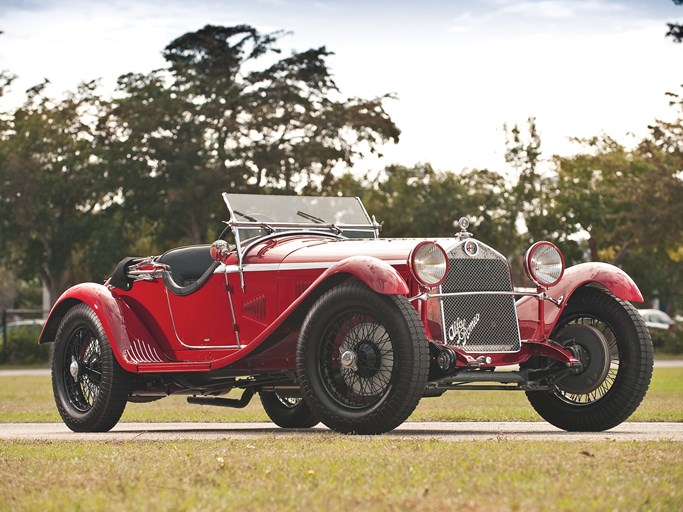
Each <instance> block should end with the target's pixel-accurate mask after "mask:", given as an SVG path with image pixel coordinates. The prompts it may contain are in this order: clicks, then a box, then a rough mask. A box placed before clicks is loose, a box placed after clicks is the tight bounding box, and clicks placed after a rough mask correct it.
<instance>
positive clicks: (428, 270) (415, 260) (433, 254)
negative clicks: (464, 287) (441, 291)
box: [409, 242, 448, 288]
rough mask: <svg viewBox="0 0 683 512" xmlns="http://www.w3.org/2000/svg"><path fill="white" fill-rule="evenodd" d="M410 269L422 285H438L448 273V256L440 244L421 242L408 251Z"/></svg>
mask: <svg viewBox="0 0 683 512" xmlns="http://www.w3.org/2000/svg"><path fill="white" fill-rule="evenodd" d="M409 261H410V265H409V266H410V271H411V272H412V273H413V275H414V276H415V279H417V280H418V282H419V283H420V284H421V285H423V286H428V287H430V288H432V287H435V286H439V285H440V284H441V283H443V282H444V280H445V279H446V275H447V274H448V257H447V256H446V252H445V251H444V250H443V249H442V248H441V246H440V245H438V244H435V243H434V242H421V243H420V244H419V245H417V246H416V247H415V248H414V249H413V251H412V252H411V253H410V259H409Z"/></svg>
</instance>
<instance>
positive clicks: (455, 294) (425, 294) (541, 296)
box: [408, 291, 564, 308]
mask: <svg viewBox="0 0 683 512" xmlns="http://www.w3.org/2000/svg"><path fill="white" fill-rule="evenodd" d="M464 295H514V296H517V297H536V298H537V299H538V300H547V301H550V302H552V303H553V304H555V305H556V306H557V307H558V308H559V307H561V306H562V301H564V295H560V298H559V299H554V298H553V297H551V296H550V295H548V294H547V293H546V292H545V291H542V292H515V291H511V292H508V291H500V292H494V291H489V292H484V291H480V292H479V291H476V292H450V293H442V292H439V293H429V292H422V293H421V294H419V295H416V296H415V297H409V298H408V300H409V301H411V302H412V301H414V300H429V299H436V298H441V297H459V296H464Z"/></svg>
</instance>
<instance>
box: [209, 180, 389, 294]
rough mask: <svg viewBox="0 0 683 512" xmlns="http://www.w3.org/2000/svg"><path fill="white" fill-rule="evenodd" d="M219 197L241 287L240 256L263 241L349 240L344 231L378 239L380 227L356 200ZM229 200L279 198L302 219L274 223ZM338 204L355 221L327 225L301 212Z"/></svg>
mask: <svg viewBox="0 0 683 512" xmlns="http://www.w3.org/2000/svg"><path fill="white" fill-rule="evenodd" d="M222 195H223V201H224V202H225V205H226V206H227V208H228V211H229V212H230V218H229V219H228V220H227V221H226V222H225V223H226V224H227V226H228V227H229V228H230V230H231V231H232V234H233V236H234V238H235V245H236V249H237V266H238V269H239V272H240V276H241V281H242V287H244V257H245V256H246V254H247V252H249V250H250V249H251V248H252V247H254V246H255V245H256V244H258V243H260V242H261V241H263V240H267V239H272V238H277V237H279V236H288V235H303V234H307V235H312V236H320V237H325V238H333V239H347V238H351V237H347V236H346V235H345V234H344V232H345V231H346V232H348V231H352V232H355V233H367V234H368V235H369V236H368V237H367V238H379V232H380V229H381V228H382V226H381V224H379V223H378V222H377V220H376V219H375V217H374V215H373V216H372V217H370V216H369V215H368V212H367V210H366V209H365V206H363V203H362V202H361V200H360V198H358V197H349V196H344V197H324V196H321V197H318V196H294V195H289V196H283V195H259V194H228V193H227V192H223V194H222ZM231 198H233V199H239V200H244V201H248V200H254V201H256V200H263V201H264V202H268V201H271V202H275V201H277V199H278V198H279V199H280V200H284V201H285V202H288V203H290V206H297V210H296V213H295V215H296V216H298V217H302V219H304V220H303V221H302V222H294V221H291V220H289V219H287V220H277V219H274V218H272V217H270V216H268V215H266V214H261V213H253V211H252V212H249V211H245V212H243V211H241V209H245V210H246V209H247V208H241V209H236V208H235V206H236V205H235V204H234V203H235V202H239V201H231ZM340 201H341V202H343V203H344V204H345V206H346V207H347V208H348V210H347V212H348V215H347V216H349V215H350V216H352V217H353V220H354V221H356V220H357V221H358V222H344V221H343V218H341V221H337V222H330V221H327V219H324V218H320V217H316V216H315V213H316V212H310V211H306V210H305V209H304V208H309V209H313V208H315V204H316V203H321V204H322V205H324V204H325V203H328V205H327V206H329V207H332V206H333V203H334V202H338V203H339V202H340ZM297 203H300V204H297ZM262 204H263V203H262ZM299 207H301V209H299ZM266 210H267V209H266ZM332 211H333V208H330V211H329V212H327V213H331V212H332ZM271 213H273V212H271ZM287 214H288V215H289V217H292V216H293V215H292V212H287ZM255 216H263V217H268V219H264V220H259V219H257V218H256V217H255ZM335 216H336V217H340V216H342V214H341V213H339V214H337V215H335ZM254 230H256V231H257V232H258V234H256V235H251V236H250V233H249V231H254ZM363 238H366V237H363Z"/></svg>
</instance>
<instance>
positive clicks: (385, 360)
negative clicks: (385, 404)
mask: <svg viewBox="0 0 683 512" xmlns="http://www.w3.org/2000/svg"><path fill="white" fill-rule="evenodd" d="M393 369H394V348H393V344H392V342H391V338H389V334H388V333H387V330H386V328H385V327H384V325H382V323H381V322H380V321H379V320H378V319H376V318H374V317H373V316H372V315H369V314H363V313H360V312H349V313H345V314H343V315H340V317H339V318H338V319H337V320H336V321H335V322H333V323H332V324H331V325H330V326H329V328H328V329H327V330H326V332H325V334H324V335H323V345H322V350H321V351H320V371H321V378H322V380H323V383H324V385H325V387H326V388H327V390H328V391H329V393H330V395H331V396H332V397H334V399H335V400H337V401H338V402H339V404H341V405H343V406H347V407H351V408H358V407H366V406H368V405H373V404H375V403H377V402H378V401H380V400H381V399H382V397H383V396H384V394H385V393H386V392H387V390H388V389H389V386H390V385H391V377H392V375H393Z"/></svg>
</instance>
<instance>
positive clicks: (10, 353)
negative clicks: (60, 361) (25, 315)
mask: <svg viewBox="0 0 683 512" xmlns="http://www.w3.org/2000/svg"><path fill="white" fill-rule="evenodd" d="M40 329H41V327H40V325H27V326H21V327H16V328H14V329H8V330H7V339H5V338H4V336H3V330H2V328H0V347H1V350H0V363H2V364H9V365H29V366H30V365H43V364H47V363H48V362H49V360H50V350H51V345H47V344H46V345H39V344H38V336H39V335H40Z"/></svg>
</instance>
